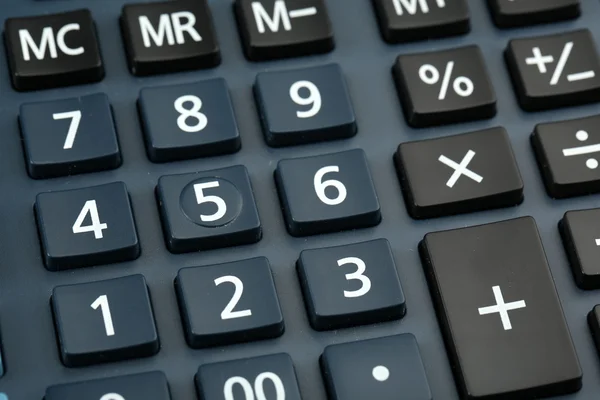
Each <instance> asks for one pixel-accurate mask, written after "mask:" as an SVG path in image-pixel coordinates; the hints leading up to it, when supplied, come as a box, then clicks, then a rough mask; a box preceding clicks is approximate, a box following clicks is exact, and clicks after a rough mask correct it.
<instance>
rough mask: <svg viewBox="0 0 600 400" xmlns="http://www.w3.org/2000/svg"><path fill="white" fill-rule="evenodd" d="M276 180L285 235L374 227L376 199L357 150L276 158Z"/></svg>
mask: <svg viewBox="0 0 600 400" xmlns="http://www.w3.org/2000/svg"><path fill="white" fill-rule="evenodd" d="M275 182H276V184H277V190H278V191H279V198H280V200H281V203H282V205H283V213H284V217H285V221H286V225H287V229H288V232H289V233H290V234H291V235H293V236H308V235H316V234H318V233H326V232H336V231H342V230H346V229H355V228H365V227H370V226H374V225H377V224H379V222H380V221H381V212H380V207H379V200H378V198H377V193H375V187H374V186H373V180H372V179H371V173H370V172H369V167H368V165H367V159H366V156H365V152H364V151H362V150H360V149H355V150H348V151H344V152H340V153H333V154H324V155H320V156H313V157H306V158H294V159H286V160H281V161H280V162H279V164H278V165H277V170H276V171H275Z"/></svg>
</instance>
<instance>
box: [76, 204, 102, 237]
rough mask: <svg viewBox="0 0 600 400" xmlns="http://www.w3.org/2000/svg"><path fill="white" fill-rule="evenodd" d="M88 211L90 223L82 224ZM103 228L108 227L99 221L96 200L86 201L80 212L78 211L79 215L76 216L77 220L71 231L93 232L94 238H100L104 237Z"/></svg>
mask: <svg viewBox="0 0 600 400" xmlns="http://www.w3.org/2000/svg"><path fill="white" fill-rule="evenodd" d="M88 213H89V214H90V218H91V220H92V224H91V225H86V226H83V221H85V217H86V216H87V214H88ZM104 229H108V225H106V224H105V223H102V222H100V216H99V215H98V206H97V205H96V200H88V201H86V202H85V204H84V205H83V208H82V209H81V212H80V213H79V216H78V217H77V220H76V221H75V223H74V224H73V233H86V232H94V237H95V238H96V239H102V238H103V237H104V235H103V234H102V231H103V230H104Z"/></svg>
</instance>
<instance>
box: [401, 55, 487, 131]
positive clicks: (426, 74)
mask: <svg viewBox="0 0 600 400" xmlns="http://www.w3.org/2000/svg"><path fill="white" fill-rule="evenodd" d="M392 72H393V75H394V80H395V82H396V87H397V89H398V94H399V96H400V100H401V101H402V108H403V109H404V115H405V116H406V120H407V121H408V124H409V125H410V126H413V127H415V128H422V127H427V126H434V125H443V124H451V123H456V122H466V121H473V120H479V119H486V118H492V117H493V116H494V115H496V93H495V92H494V88H493V87H492V84H491V82H490V79H489V77H488V75H489V74H488V72H487V68H486V66H485V62H484V60H483V56H482V54H481V51H480V50H479V47H477V46H465V47H460V48H457V49H451V50H444V51H436V52H429V53H418V54H403V55H401V56H399V57H398V58H397V59H396V63H395V64H394V67H393V69H392Z"/></svg>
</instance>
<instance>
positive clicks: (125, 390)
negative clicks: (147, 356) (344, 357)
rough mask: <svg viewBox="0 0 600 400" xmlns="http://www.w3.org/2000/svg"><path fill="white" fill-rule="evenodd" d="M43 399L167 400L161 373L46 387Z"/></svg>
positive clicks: (166, 385)
mask: <svg viewBox="0 0 600 400" xmlns="http://www.w3.org/2000/svg"><path fill="white" fill-rule="evenodd" d="M44 400H171V395H170V393H169V385H168V383H167V378H166V377H165V374H163V373H162V372H146V373H143V374H137V375H128V376H119V377H115V378H106V379H96V380H93V381H85V382H77V383H67V384H61V385H55V386H50V387H49V388H48V389H46V396H45V397H44Z"/></svg>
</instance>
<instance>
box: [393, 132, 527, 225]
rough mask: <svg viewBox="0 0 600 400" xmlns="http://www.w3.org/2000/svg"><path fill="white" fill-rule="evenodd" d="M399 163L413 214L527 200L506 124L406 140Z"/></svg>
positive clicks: (425, 215)
mask: <svg viewBox="0 0 600 400" xmlns="http://www.w3.org/2000/svg"><path fill="white" fill-rule="evenodd" d="M394 162H395V164H396V170H397V171H398V176H399V178H400V184H401V186H402V192H403V194H404V200H405V202H406V207H407V209H408V213H409V214H410V216H411V217H413V218H417V219H421V218H433V217H440V216H444V215H451V214H459V213H467V212H475V211H481V210H486V209H491V208H498V207H509V206H515V205H517V204H520V203H521V202H522V201H523V180H522V179H521V174H520V173H519V169H518V166H517V163H516V160H515V157H514V155H513V151H512V148H511V145H510V141H509V139H508V135H507V133H506V131H505V130H504V128H492V129H487V130H484V131H478V132H470V133H465V134H462V135H456V136H447V137H443V138H439V139H429V140H422V141H417V142H407V143H402V144H401V145H400V146H399V147H398V151H397V152H396V154H395V155H394Z"/></svg>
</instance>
